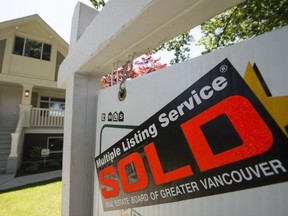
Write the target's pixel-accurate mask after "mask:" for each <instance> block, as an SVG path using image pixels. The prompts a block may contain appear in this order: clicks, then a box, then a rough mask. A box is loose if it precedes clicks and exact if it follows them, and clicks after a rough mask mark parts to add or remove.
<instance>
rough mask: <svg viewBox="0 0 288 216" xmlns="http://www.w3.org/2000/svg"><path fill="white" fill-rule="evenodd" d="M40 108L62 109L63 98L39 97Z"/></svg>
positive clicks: (63, 104) (63, 107) (63, 105)
mask: <svg viewBox="0 0 288 216" xmlns="http://www.w3.org/2000/svg"><path fill="white" fill-rule="evenodd" d="M40 108H45V109H54V110H64V109H65V99H64V98H54V97H46V96H41V97H40Z"/></svg>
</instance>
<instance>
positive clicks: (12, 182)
mask: <svg viewBox="0 0 288 216" xmlns="http://www.w3.org/2000/svg"><path fill="white" fill-rule="evenodd" d="M61 176H62V170H57V171H52V172H45V173H39V174H34V175H28V176H20V177H15V174H0V192H1V191H5V190H10V189H13V188H18V187H22V186H25V185H29V184H34V183H38V182H43V181H47V180H51V179H55V178H59V177H61Z"/></svg>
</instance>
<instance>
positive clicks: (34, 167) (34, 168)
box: [25, 162, 40, 173]
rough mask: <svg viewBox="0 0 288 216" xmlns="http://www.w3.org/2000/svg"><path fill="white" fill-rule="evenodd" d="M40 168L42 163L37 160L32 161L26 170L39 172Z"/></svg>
mask: <svg viewBox="0 0 288 216" xmlns="http://www.w3.org/2000/svg"><path fill="white" fill-rule="evenodd" d="M39 168H40V164H39V163H37V162H31V163H30V164H29V165H28V166H27V167H26V168H25V171H26V172H28V173H29V172H31V173H37V171H38V170H39Z"/></svg>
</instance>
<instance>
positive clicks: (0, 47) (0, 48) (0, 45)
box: [0, 39, 6, 73]
mask: <svg viewBox="0 0 288 216" xmlns="http://www.w3.org/2000/svg"><path fill="white" fill-rule="evenodd" d="M5 47H6V39H5V40H0V73H2V66H3V60H4V55H5Z"/></svg>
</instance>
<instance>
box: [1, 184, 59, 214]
mask: <svg viewBox="0 0 288 216" xmlns="http://www.w3.org/2000/svg"><path fill="white" fill-rule="evenodd" d="M61 186H62V182H61V181H60V180H59V179H58V180H56V181H55V180H54V182H49V183H47V182H46V183H45V184H42V185H40V184H36V185H30V186H25V187H23V188H21V189H18V190H14V191H7V192H3V193H0V215H1V216H16V215H17V216H18V215H19V216H20V215H21V216H60V215H61Z"/></svg>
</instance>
